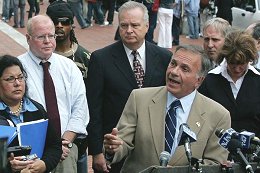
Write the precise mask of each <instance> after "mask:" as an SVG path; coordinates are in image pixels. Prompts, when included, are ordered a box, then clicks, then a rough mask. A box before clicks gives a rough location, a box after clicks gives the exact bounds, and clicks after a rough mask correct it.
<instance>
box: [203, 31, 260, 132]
mask: <svg viewBox="0 0 260 173" xmlns="http://www.w3.org/2000/svg"><path fill="white" fill-rule="evenodd" d="M257 56H258V55H257V49H256V46H255V42H254V39H253V38H252V36H251V35H249V34H247V33H245V32H242V31H233V32H231V33H229V34H228V35H227V36H226V38H225V42H224V45H223V47H222V50H221V52H220V54H219V55H218V61H219V63H220V62H221V63H220V65H219V66H217V67H216V68H215V69H213V70H211V71H210V72H209V74H208V75H207V77H206V78H205V80H204V81H203V83H202V85H201V86H200V88H199V92H200V93H202V94H204V95H205V96H207V97H209V98H211V99H213V100H215V101H217V102H218V103H220V104H221V105H222V106H224V107H225V108H226V109H227V110H229V112H230V115H231V127H232V128H233V129H235V130H236V131H238V132H240V131H241V130H247V131H250V132H254V133H255V134H256V135H257V136H259V135H260V126H259V124H260V106H259V105H260V92H259V91H260V73H259V72H258V71H257V70H256V69H255V68H254V67H253V66H252V65H253V64H254V63H255V61H256V60H257Z"/></svg>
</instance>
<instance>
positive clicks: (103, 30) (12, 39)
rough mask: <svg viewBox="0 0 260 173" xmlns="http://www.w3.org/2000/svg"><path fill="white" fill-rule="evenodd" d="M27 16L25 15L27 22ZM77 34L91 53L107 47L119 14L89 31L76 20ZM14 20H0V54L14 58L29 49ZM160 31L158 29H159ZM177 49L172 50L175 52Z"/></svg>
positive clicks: (192, 42) (112, 36) (46, 3)
mask: <svg viewBox="0 0 260 173" xmlns="http://www.w3.org/2000/svg"><path fill="white" fill-rule="evenodd" d="M48 4H49V3H48V0H44V5H41V6H40V8H41V11H40V14H45V12H46V8H47V5H48ZM28 9H29V7H28V4H27V5H26V10H28ZM27 15H28V14H26V15H25V18H26V22H27ZM74 23H75V33H76V37H77V39H78V42H79V43H80V44H81V45H82V46H83V47H85V48H87V49H88V50H90V51H91V52H92V51H94V50H96V49H99V48H102V47H105V46H107V45H109V44H111V43H113V42H114V34H115V31H116V28H117V24H118V21H117V14H115V20H114V25H113V26H104V27H101V26H98V25H94V26H93V27H90V28H87V29H80V27H79V25H78V23H77V21H76V20H75V22H74ZM12 26H13V18H12V19H11V20H10V21H9V23H7V24H6V23H4V22H2V21H1V20H0V42H1V44H0V54H10V55H13V56H18V55H20V54H22V53H24V52H25V51H26V50H27V49H28V46H27V42H26V39H25V34H26V29H25V28H17V29H14V28H13V27H12ZM157 29H158V28H157ZM157 29H156V30H155V41H156V40H157V35H158V30H157ZM180 42H181V44H196V45H202V39H201V38H200V39H198V40H190V39H186V38H185V36H183V35H181V36H180ZM174 49H175V47H173V48H172V49H171V51H174ZM88 160H89V162H88V165H89V169H88V172H89V173H92V172H93V170H92V168H91V157H89V158H88Z"/></svg>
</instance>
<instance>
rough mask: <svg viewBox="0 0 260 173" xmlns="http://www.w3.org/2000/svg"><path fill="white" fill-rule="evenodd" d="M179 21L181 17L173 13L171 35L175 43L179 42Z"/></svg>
mask: <svg viewBox="0 0 260 173" xmlns="http://www.w3.org/2000/svg"><path fill="white" fill-rule="evenodd" d="M180 22H181V19H180V18H177V17H176V16H174V15H173V18H172V37H173V43H175V44H176V45H178V44H179V42H180V41H179V38H180Z"/></svg>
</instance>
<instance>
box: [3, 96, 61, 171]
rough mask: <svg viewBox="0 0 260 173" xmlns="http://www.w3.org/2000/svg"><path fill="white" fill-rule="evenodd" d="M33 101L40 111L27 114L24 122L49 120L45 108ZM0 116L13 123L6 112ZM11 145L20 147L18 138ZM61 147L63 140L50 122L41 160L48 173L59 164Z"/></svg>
mask: <svg viewBox="0 0 260 173" xmlns="http://www.w3.org/2000/svg"><path fill="white" fill-rule="evenodd" d="M31 101H32V102H33V104H34V105H35V106H36V108H37V109H38V110H37V111H35V112H29V111H27V112H25V113H24V115H23V116H24V117H23V118H24V122H29V121H35V120H40V119H48V117H47V113H46V111H45V110H44V108H43V106H42V105H41V104H39V103H38V102H36V101H34V100H31ZM0 116H1V117H2V119H4V118H5V119H9V120H10V121H12V119H11V118H10V117H9V116H8V114H7V112H6V111H0ZM13 124H15V123H13ZM10 145H11V146H17V145H19V144H18V138H15V139H14V142H12V143H11V144H10ZM61 146H62V145H61V139H60V138H59V137H57V135H56V133H55V130H54V128H53V126H52V125H51V124H50V122H49V124H48V128H47V135H46V142H45V147H44V152H43V156H42V158H41V160H43V161H44V163H45V165H46V172H50V171H52V170H53V169H54V168H55V167H56V166H57V164H58V163H59V161H60V158H61V154H62V149H61Z"/></svg>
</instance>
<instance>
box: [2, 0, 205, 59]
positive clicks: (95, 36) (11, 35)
mask: <svg viewBox="0 0 260 173" xmlns="http://www.w3.org/2000/svg"><path fill="white" fill-rule="evenodd" d="M48 5H49V2H48V0H44V4H43V5H40V9H41V10H40V14H45V12H46V9H47V6H48ZM28 9H29V7H28V4H27V5H26V11H27V10H28ZM27 15H28V13H26V14H25V23H27ZM74 24H75V33H76V37H77V39H78V42H79V44H81V45H82V46H83V47H85V48H86V49H88V50H89V51H91V52H92V51H94V50H96V49H100V48H103V47H105V46H107V45H109V44H111V43H113V42H114V35H115V32H116V29H117V25H118V20H117V14H115V16H114V22H113V26H103V27H101V26H99V25H95V24H93V25H94V26H92V27H90V28H87V29H80V27H79V24H78V23H77V21H76V19H75V18H74ZM12 26H13V17H12V18H11V20H10V21H9V22H8V23H5V22H2V21H1V20H0V41H1V43H2V44H1V45H0V53H1V54H11V55H14V56H17V55H20V54H22V53H24V52H25V51H26V49H27V48H28V46H27V42H26V39H25V36H24V35H25V34H26V28H17V29H14V28H13V27H12ZM18 33H20V34H18ZM157 35H158V27H157V28H156V30H155V33H154V37H155V39H154V40H155V41H156V40H157ZM16 42H18V43H16ZM180 43H181V44H196V45H202V39H201V38H200V39H197V40H191V39H186V38H185V36H183V35H181V36H180ZM171 50H172V51H174V50H175V47H173V48H172V49H171Z"/></svg>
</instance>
